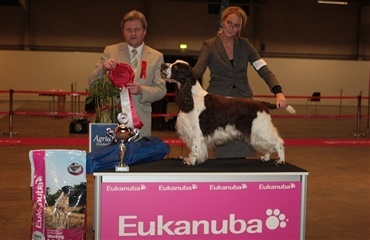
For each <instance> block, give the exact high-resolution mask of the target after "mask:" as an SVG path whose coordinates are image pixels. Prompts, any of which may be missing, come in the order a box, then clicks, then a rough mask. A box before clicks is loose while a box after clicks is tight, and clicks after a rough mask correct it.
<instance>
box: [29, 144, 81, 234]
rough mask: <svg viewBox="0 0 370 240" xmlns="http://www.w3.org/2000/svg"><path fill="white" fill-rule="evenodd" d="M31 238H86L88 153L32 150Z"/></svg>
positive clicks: (30, 154)
mask: <svg viewBox="0 0 370 240" xmlns="http://www.w3.org/2000/svg"><path fill="white" fill-rule="evenodd" d="M29 160H30V163H31V189H32V203H33V214H32V223H31V239H34V240H40V239H46V240H56V239H85V237H86V172H85V169H86V167H85V165H86V164H85V163H86V153H85V152H84V151H79V150H31V151H30V152H29Z"/></svg>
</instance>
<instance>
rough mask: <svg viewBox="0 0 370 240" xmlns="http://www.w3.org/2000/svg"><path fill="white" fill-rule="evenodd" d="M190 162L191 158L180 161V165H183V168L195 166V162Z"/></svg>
mask: <svg viewBox="0 0 370 240" xmlns="http://www.w3.org/2000/svg"><path fill="white" fill-rule="evenodd" d="M192 160H193V159H192V158H184V160H183V161H182V165H185V166H194V165H196V161H192Z"/></svg>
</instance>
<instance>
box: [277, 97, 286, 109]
mask: <svg viewBox="0 0 370 240" xmlns="http://www.w3.org/2000/svg"><path fill="white" fill-rule="evenodd" d="M276 106H277V108H286V106H287V101H286V98H285V96H284V94H283V93H278V94H276Z"/></svg>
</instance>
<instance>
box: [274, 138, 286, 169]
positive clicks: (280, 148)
mask: <svg viewBox="0 0 370 240" xmlns="http://www.w3.org/2000/svg"><path fill="white" fill-rule="evenodd" d="M275 150H276V152H277V154H278V156H279V159H278V160H276V161H275V165H276V166H279V165H284V164H285V147H284V141H283V140H282V139H279V141H278V143H277V144H276V146H275Z"/></svg>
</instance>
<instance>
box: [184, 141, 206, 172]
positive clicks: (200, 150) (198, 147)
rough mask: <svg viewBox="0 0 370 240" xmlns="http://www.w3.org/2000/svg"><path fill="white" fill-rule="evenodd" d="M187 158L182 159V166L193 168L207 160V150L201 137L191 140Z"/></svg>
mask: <svg viewBox="0 0 370 240" xmlns="http://www.w3.org/2000/svg"><path fill="white" fill-rule="evenodd" d="M189 148H190V154H189V157H187V158H185V159H184V164H185V165H189V166H194V165H196V164H201V163H204V162H205V161H206V160H207V159H208V148H207V144H206V142H205V139H204V137H203V136H201V137H196V138H195V139H193V141H192V144H191V146H189Z"/></svg>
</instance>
